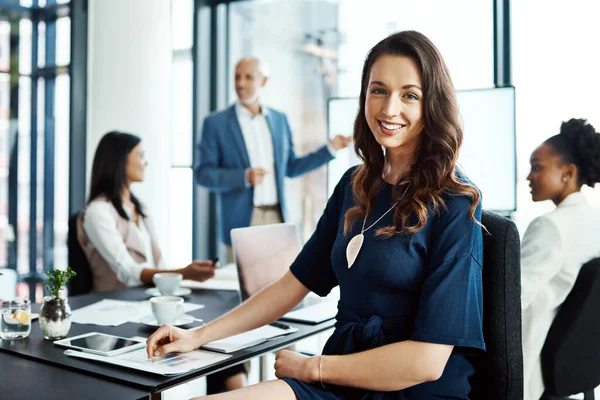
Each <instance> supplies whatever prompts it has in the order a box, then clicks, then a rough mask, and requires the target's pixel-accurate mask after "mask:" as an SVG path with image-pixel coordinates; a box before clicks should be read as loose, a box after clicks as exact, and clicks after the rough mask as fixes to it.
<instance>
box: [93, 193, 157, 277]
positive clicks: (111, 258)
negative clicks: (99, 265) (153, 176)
mask: <svg viewBox="0 0 600 400" xmlns="http://www.w3.org/2000/svg"><path fill="white" fill-rule="evenodd" d="M124 209H125V211H126V213H127V214H128V215H130V216H131V212H132V210H131V209H128V208H127V207H124ZM115 214H116V210H115V208H114V206H113V205H112V204H111V203H110V202H108V201H106V200H94V201H92V202H91V203H90V204H89V205H88V206H87V208H86V210H85V216H84V218H83V230H84V232H85V235H86V236H87V239H88V243H87V248H88V251H89V250H96V251H97V252H98V254H99V255H100V256H101V257H102V259H104V261H105V262H106V264H107V265H108V267H109V268H110V269H111V270H112V271H113V272H114V273H115V275H116V277H117V279H118V280H119V281H120V282H122V283H123V284H125V285H126V286H137V285H140V284H141V283H142V281H141V279H140V278H141V274H142V271H143V270H144V269H145V268H160V269H164V265H163V264H164V262H163V260H162V258H160V259H159V260H158V265H157V263H156V262H155V257H154V254H153V252H154V247H153V246H154V243H153V239H152V236H153V234H152V233H151V228H150V227H149V226H148V219H147V218H143V217H141V216H140V218H139V220H138V221H139V225H136V224H135V222H133V219H132V218H130V220H129V221H126V220H123V221H121V222H124V223H125V224H126V230H127V232H126V234H125V236H126V237H124V234H123V232H121V230H120V229H119V228H118V226H117V225H118V224H117V221H116V220H115ZM116 215H117V217H118V218H119V219H121V220H122V219H123V218H121V217H120V216H118V214H116ZM129 238H135V242H137V243H138V244H139V247H138V249H137V250H138V251H137V252H138V253H140V254H141V256H142V258H141V259H138V260H136V259H135V258H134V257H133V255H132V254H131V249H130V248H129V247H128V245H127V243H126V239H129ZM140 261H141V262H140Z"/></svg>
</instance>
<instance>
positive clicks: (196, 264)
mask: <svg viewBox="0 0 600 400" xmlns="http://www.w3.org/2000/svg"><path fill="white" fill-rule="evenodd" d="M218 266H219V263H216V264H214V265H213V263H212V261H197V260H196V261H192V263H191V264H190V265H188V266H187V267H185V268H183V269H182V270H181V273H182V275H183V279H190V280H192V281H198V282H204V281H206V280H208V279H210V278H212V277H213V276H215V270H216V269H217V267H218Z"/></svg>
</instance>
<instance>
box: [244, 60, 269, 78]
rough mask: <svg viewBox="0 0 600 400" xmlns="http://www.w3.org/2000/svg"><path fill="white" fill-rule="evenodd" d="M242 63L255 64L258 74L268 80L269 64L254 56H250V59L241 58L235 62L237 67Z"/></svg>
mask: <svg viewBox="0 0 600 400" xmlns="http://www.w3.org/2000/svg"><path fill="white" fill-rule="evenodd" d="M244 61H255V62H256V64H257V66H258V72H260V74H261V75H262V76H263V77H265V78H268V77H269V76H270V75H271V68H270V67H269V64H267V62H266V61H264V60H261V59H260V58H258V57H255V56H250V57H244V58H241V59H240V60H239V61H238V62H237V64H236V66H237V65H239V64H240V63H241V62H244Z"/></svg>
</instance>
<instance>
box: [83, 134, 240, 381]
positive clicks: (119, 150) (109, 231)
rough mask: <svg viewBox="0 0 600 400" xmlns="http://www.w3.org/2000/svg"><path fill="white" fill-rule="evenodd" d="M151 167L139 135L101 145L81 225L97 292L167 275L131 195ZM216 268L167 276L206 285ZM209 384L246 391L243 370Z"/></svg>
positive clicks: (146, 218)
mask: <svg viewBox="0 0 600 400" xmlns="http://www.w3.org/2000/svg"><path fill="white" fill-rule="evenodd" d="M147 165H148V162H147V161H146V159H145V158H144V149H143V147H142V143H141V139H140V138H139V137H137V136H134V135H130V134H128V133H122V132H114V131H113V132H109V133H107V134H105V135H104V136H103V137H102V139H101V140H100V143H98V147H97V149H96V154H95V155H94V162H93V165H92V182H91V187H90V196H89V199H88V203H87V205H86V207H85V209H84V210H83V212H82V213H81V214H80V215H79V218H78V221H77V238H78V240H79V243H80V244H81V247H82V249H83V251H84V253H85V254H86V257H87V259H88V261H89V264H90V268H91V270H92V276H93V289H92V290H93V291H94V292H105V291H110V290H116V289H121V288H125V287H128V286H137V285H140V284H146V285H147V284H151V283H152V277H153V276H154V274H156V273H158V272H163V271H165V270H167V267H166V266H165V261H164V259H163V257H162V254H161V252H160V248H159V247H158V242H157V239H156V234H155V231H154V226H153V224H152V219H151V218H150V215H149V213H148V210H147V209H146V208H144V207H143V205H142V203H141V202H140V201H139V200H138V199H137V198H136V196H135V195H134V194H133V193H132V192H131V190H130V186H131V184H132V183H135V182H142V181H143V180H144V170H145V168H146V166H147ZM215 268H216V266H215V265H212V262H211V261H192V262H191V263H190V264H189V265H188V266H186V267H184V268H180V269H174V270H173V269H171V270H169V271H170V272H179V273H181V274H182V275H183V278H184V279H191V280H195V281H200V282H203V281H205V280H207V279H210V278H211V277H212V276H213V275H214V273H215ZM209 385H210V386H211V387H218V388H219V389H218V390H217V391H222V390H231V389H236V388H240V387H243V386H244V385H245V370H244V368H243V366H238V367H233V368H230V369H228V370H226V371H221V372H219V373H217V374H213V375H211V377H210V379H209Z"/></svg>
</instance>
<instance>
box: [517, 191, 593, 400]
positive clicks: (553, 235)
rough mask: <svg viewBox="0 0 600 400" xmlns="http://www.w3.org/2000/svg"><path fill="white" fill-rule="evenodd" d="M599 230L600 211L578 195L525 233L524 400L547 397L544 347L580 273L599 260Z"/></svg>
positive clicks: (523, 266) (570, 196)
mask: <svg viewBox="0 0 600 400" xmlns="http://www.w3.org/2000/svg"><path fill="white" fill-rule="evenodd" d="M599 226H600V210H598V209H596V208H593V207H591V206H590V205H589V204H588V202H587V200H586V198H585V195H584V194H583V193H581V192H576V193H572V194H570V195H569V196H567V197H566V198H565V199H564V200H563V201H562V202H561V203H560V204H559V205H558V206H557V207H556V209H555V210H554V211H552V212H550V213H548V214H546V215H542V216H541V217H538V218H536V219H535V220H534V221H533V222H532V223H531V224H530V225H529V227H528V228H527V231H526V232H525V236H524V237H523V243H522V245H521V306H522V313H523V373H524V382H525V396H524V398H525V400H539V398H540V397H541V396H542V394H543V392H544V383H543V380H542V369H541V359H540V355H541V351H542V347H543V346H544V342H545V340H546V336H547V334H548V331H549V330H550V326H551V325H552V322H553V320H554V317H555V316H556V312H557V310H558V307H559V306H560V305H561V304H562V303H563V302H564V301H565V299H566V297H567V295H568V294H569V292H570V291H571V289H572V288H573V286H574V285H575V281H576V280H577V275H578V274H579V270H580V269H581V267H582V266H583V264H585V263H586V262H588V261H590V260H591V259H593V258H596V257H598V256H600V240H598V227H599Z"/></svg>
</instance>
